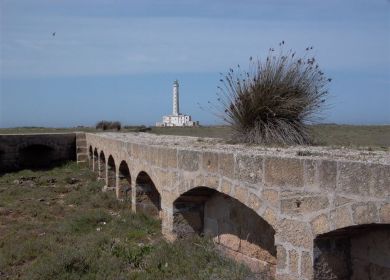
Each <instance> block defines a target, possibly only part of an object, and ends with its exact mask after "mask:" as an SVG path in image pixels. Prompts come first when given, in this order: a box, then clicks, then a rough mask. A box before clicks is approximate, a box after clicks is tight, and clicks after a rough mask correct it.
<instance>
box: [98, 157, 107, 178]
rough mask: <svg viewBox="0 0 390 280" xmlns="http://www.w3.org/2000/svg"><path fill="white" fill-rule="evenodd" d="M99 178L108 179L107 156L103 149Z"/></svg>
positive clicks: (100, 158)
mask: <svg viewBox="0 0 390 280" xmlns="http://www.w3.org/2000/svg"><path fill="white" fill-rule="evenodd" d="M99 180H106V157H105V156H104V153H103V151H101V152H100V156H99Z"/></svg>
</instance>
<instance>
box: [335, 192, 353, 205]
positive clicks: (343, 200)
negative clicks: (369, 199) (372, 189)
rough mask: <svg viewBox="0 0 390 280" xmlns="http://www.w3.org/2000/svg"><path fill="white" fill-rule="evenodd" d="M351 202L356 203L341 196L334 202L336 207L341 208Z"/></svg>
mask: <svg viewBox="0 0 390 280" xmlns="http://www.w3.org/2000/svg"><path fill="white" fill-rule="evenodd" d="M351 202H354V200H353V199H350V198H348V197H344V196H341V195H336V196H335V198H334V200H333V203H334V206H335V207H340V206H343V205H346V204H349V203H351Z"/></svg>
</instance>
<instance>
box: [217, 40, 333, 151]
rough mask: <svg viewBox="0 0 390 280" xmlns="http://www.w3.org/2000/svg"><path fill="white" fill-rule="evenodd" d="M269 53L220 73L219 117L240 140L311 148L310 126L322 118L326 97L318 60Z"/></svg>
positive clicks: (280, 53) (290, 51) (290, 52)
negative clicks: (261, 58) (320, 114)
mask: <svg viewBox="0 0 390 280" xmlns="http://www.w3.org/2000/svg"><path fill="white" fill-rule="evenodd" d="M279 46H280V50H279V52H276V51H275V50H274V49H273V48H271V49H269V53H268V56H267V57H266V59H265V60H264V61H261V60H259V59H257V60H256V59H252V57H251V58H250V59H249V61H250V67H249V70H248V71H244V70H242V69H241V68H240V65H238V66H237V70H233V69H230V70H229V72H228V73H227V74H225V75H224V74H222V73H221V75H222V77H221V79H220V82H221V83H222V85H221V86H219V87H218V89H219V92H218V93H217V95H218V99H217V100H218V101H219V102H217V104H212V105H213V109H214V110H215V109H216V110H217V115H218V116H220V117H222V118H223V119H224V120H225V121H226V122H227V123H229V124H230V125H231V126H232V128H233V131H234V134H235V135H234V138H235V139H237V140H238V141H239V142H245V143H256V144H284V145H294V144H309V143H310V142H311V138H310V134H309V131H308V127H307V124H309V123H312V122H313V121H315V120H316V118H317V117H318V113H319V112H320V111H321V109H322V108H323V107H324V102H325V97H326V96H327V94H328V91H327V84H328V83H329V82H330V81H331V79H329V78H327V77H326V76H325V75H324V73H323V72H322V71H321V70H320V68H319V65H318V64H317V62H316V60H315V58H314V57H312V56H310V52H311V50H312V49H313V47H308V48H306V51H305V53H304V55H302V56H298V55H296V52H294V51H292V50H289V51H284V50H283V46H284V41H283V42H281V43H280V44H279Z"/></svg>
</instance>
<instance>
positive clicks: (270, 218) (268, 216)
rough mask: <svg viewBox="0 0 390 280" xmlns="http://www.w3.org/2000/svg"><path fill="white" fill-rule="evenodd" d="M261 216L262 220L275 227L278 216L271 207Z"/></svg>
mask: <svg viewBox="0 0 390 280" xmlns="http://www.w3.org/2000/svg"><path fill="white" fill-rule="evenodd" d="M263 218H264V220H265V221H266V222H267V223H268V224H270V225H271V226H272V227H275V226H276V225H277V222H278V216H277V214H276V213H275V211H274V210H272V209H271V208H267V209H266V210H265V212H264V214H263Z"/></svg>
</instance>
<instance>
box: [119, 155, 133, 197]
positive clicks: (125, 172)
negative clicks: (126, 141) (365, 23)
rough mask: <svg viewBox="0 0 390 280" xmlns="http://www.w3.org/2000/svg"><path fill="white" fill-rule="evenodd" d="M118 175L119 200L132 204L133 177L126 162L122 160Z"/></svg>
mask: <svg viewBox="0 0 390 280" xmlns="http://www.w3.org/2000/svg"><path fill="white" fill-rule="evenodd" d="M118 175H119V178H118V179H119V182H118V188H117V189H116V195H117V198H119V199H124V200H126V201H130V202H131V175H130V169H129V166H128V164H127V162H126V161H125V160H122V161H121V162H120V164H119V167H118Z"/></svg>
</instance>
